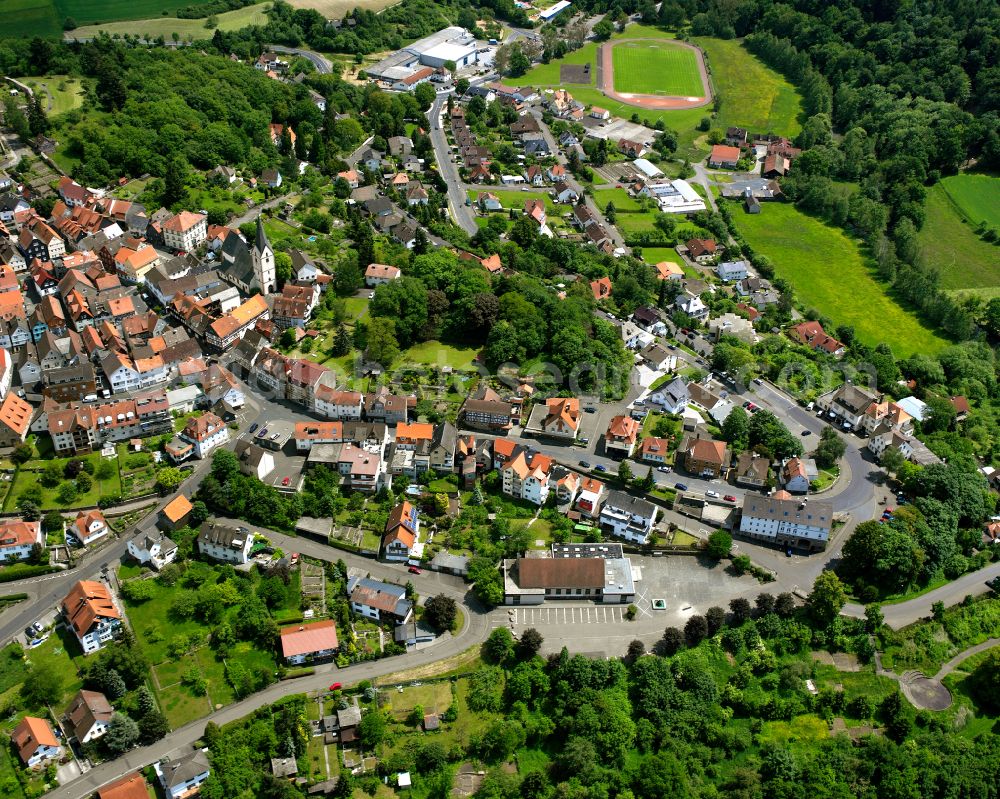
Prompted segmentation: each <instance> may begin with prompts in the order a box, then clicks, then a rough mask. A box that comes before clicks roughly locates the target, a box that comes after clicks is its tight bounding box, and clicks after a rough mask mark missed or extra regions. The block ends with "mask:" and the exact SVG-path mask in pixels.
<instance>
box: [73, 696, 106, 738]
mask: <svg viewBox="0 0 1000 799" xmlns="http://www.w3.org/2000/svg"><path fill="white" fill-rule="evenodd" d="M113 714H114V708H112V707H111V703H110V702H109V701H108V698H107V697H106V696H105V695H104V694H102V693H101V692H100V691H84V690H81V691H79V692H78V693H77V695H76V697H74V699H73V702H72V704H70V706H69V710H67V711H66V718H67V719H69V723H70V726H71V727H72V728H73V734H74V735H75V736H76V737H77V739H78V740H80V741H82V740H83V738H84V736H85V735H86V734H87V733H88V732H90V730H91V729H92V728H93V726H94V725H95V724H96V723H97V722H99V721H103V722H104V723H106V724H107V723H109V722H110V721H111V716H112V715H113Z"/></svg>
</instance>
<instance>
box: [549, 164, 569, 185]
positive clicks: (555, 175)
mask: <svg viewBox="0 0 1000 799" xmlns="http://www.w3.org/2000/svg"><path fill="white" fill-rule="evenodd" d="M546 175H547V176H548V178H549V181H550V182H552V183H559V182H560V181H565V180H566V167H564V166H563V165H562V164H553V165H552V166H550V167H548V169H547V170H546Z"/></svg>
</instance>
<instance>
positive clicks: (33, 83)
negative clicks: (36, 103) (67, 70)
mask: <svg viewBox="0 0 1000 799" xmlns="http://www.w3.org/2000/svg"><path fill="white" fill-rule="evenodd" d="M19 80H20V81H21V83H24V84H26V85H28V86H30V87H31V89H32V91H34V92H35V93H36V94H37V95H38V98H39V100H41V102H42V107H43V108H44V109H45V112H46V113H47V114H49V115H50V116H52V115H55V114H64V113H65V112H67V111H72V110H73V109H74V108H77V107H79V106H81V105H83V94H84V90H83V84H82V83H81V81H80V79H79V78H70V77H68V76H67V75H46V76H45V77H43V78H19Z"/></svg>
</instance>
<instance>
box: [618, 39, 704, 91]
mask: <svg viewBox="0 0 1000 799" xmlns="http://www.w3.org/2000/svg"><path fill="white" fill-rule="evenodd" d="M611 57H612V60H613V62H614V70H615V73H614V84H615V91H617V92H626V93H629V94H662V95H668V96H679V97H703V96H704V95H705V91H704V87H703V86H702V83H701V73H700V72H699V71H698V59H697V58H696V57H695V54H694V52H693V51H692V50H690V49H688V48H687V47H683V46H681V45H678V44H675V43H674V42H670V41H663V40H661V41H659V42H655V41H635V42H622V43H620V44H616V45H614V46H613V47H612V48H611Z"/></svg>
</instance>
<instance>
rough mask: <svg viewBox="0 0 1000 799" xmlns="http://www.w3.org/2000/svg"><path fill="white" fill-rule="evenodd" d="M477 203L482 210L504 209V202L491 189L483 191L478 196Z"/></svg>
mask: <svg viewBox="0 0 1000 799" xmlns="http://www.w3.org/2000/svg"><path fill="white" fill-rule="evenodd" d="M476 204H477V205H478V206H479V208H480V210H482V211H502V210H503V204H502V203H501V202H500V198H499V197H498V196H497V195H496V194H494V193H493V192H491V191H481V192H479V195H478V196H477V197H476Z"/></svg>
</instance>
